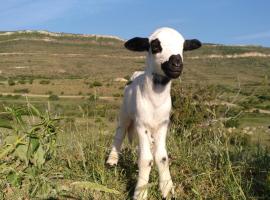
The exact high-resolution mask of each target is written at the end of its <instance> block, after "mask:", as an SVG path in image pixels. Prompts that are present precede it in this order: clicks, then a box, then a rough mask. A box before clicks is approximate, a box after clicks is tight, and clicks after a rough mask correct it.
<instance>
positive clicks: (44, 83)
mask: <svg viewBox="0 0 270 200" xmlns="http://www.w3.org/2000/svg"><path fill="white" fill-rule="evenodd" d="M50 82H51V81H50V80H41V81H39V84H42V85H48V84H50Z"/></svg>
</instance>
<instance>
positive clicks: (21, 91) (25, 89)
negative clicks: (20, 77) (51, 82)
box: [14, 88, 29, 93]
mask: <svg viewBox="0 0 270 200" xmlns="http://www.w3.org/2000/svg"><path fill="white" fill-rule="evenodd" d="M14 93H29V89H28V88H22V89H15V90H14Z"/></svg>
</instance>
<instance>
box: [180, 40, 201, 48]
mask: <svg viewBox="0 0 270 200" xmlns="http://www.w3.org/2000/svg"><path fill="white" fill-rule="evenodd" d="M201 46H202V43H201V42H200V41H199V40H197V39H192V40H185V43H184V51H190V50H194V49H198V48H200V47H201Z"/></svg>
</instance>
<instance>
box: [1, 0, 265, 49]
mask: <svg viewBox="0 0 270 200" xmlns="http://www.w3.org/2000/svg"><path fill="white" fill-rule="evenodd" d="M269 9H270V1H269V0H256V1H255V0H167V1H165V0H163V1H162V0H8V1H2V2H1V6H0V31H14V30H25V29H31V30H48V31H54V32H68V33H89V34H106V35H116V36H119V37H121V38H123V39H129V38H131V37H134V36H148V35H149V34H150V33H151V32H153V31H154V30H155V29H156V28H158V27H162V26H168V27H172V28H175V29H177V30H178V31H179V32H181V33H182V34H183V35H184V36H185V37H186V38H198V39H200V40H201V41H202V42H211V43H222V44H253V45H263V46H268V47H270V11H269Z"/></svg>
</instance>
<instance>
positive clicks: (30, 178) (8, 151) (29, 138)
mask: <svg viewBox="0 0 270 200" xmlns="http://www.w3.org/2000/svg"><path fill="white" fill-rule="evenodd" d="M5 110H6V114H8V115H10V116H11V117H12V119H13V120H12V121H13V123H12V125H11V126H9V127H6V128H9V129H10V130H11V132H12V134H9V135H8V136H7V137H6V138H5V140H4V146H2V147H1V150H0V165H1V173H0V178H1V181H2V182H4V183H6V184H7V185H10V186H11V187H14V188H20V187H22V186H23V185H24V184H28V185H29V187H28V188H29V194H30V196H31V197H35V196H38V195H41V194H42V192H44V190H43V189H44V187H46V188H52V185H51V183H50V182H46V181H45V182H44V180H46V179H47V178H46V170H45V168H44V167H45V165H46V163H47V162H48V161H49V160H50V159H51V158H52V157H54V156H55V153H56V148H57V146H56V137H57V134H58V132H59V130H58V127H57V124H58V121H59V118H53V117H51V116H50V115H49V114H48V113H45V114H42V113H41V112H40V111H39V110H37V109H36V108H35V107H33V106H32V105H28V107H27V108H17V109H16V108H12V107H5ZM29 115H31V116H32V117H31V118H28V120H29V119H33V120H32V122H31V124H29V123H28V122H27V121H26V120H25V117H24V116H29ZM42 195H44V194H42ZM46 195H49V194H46Z"/></svg>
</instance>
